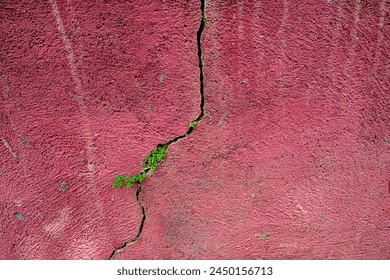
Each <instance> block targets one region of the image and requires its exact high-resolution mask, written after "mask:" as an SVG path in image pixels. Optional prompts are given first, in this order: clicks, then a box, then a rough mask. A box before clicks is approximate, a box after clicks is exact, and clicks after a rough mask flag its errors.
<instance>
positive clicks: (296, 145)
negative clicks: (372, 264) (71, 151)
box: [118, 0, 390, 259]
mask: <svg viewBox="0 0 390 280" xmlns="http://www.w3.org/2000/svg"><path fill="white" fill-rule="evenodd" d="M389 6H390V5H389V3H388V2H385V1H287V0H286V1H212V0H211V1H208V5H207V7H206V14H207V18H208V22H207V24H206V29H205V31H204V37H203V52H204V72H205V95H206V116H205V118H204V120H203V121H202V123H201V124H200V125H199V126H198V127H196V131H195V132H194V133H193V134H192V136H191V138H190V139H188V140H186V141H181V142H179V143H177V144H175V145H174V146H172V148H171V149H170V150H169V155H170V156H171V157H172V159H170V160H166V162H164V163H163V165H162V166H161V169H160V170H159V171H158V172H157V173H156V174H155V176H154V177H153V178H152V179H151V180H149V181H148V182H146V183H145V185H144V192H143V195H142V201H143V203H144V206H145V208H146V209H147V213H146V215H147V217H148V219H147V220H146V222H145V227H144V231H143V234H142V238H141V241H140V243H138V244H135V245H134V246H133V247H129V248H128V249H127V250H125V251H124V252H122V253H121V254H118V258H119V257H121V258H147V259H149V258H157V259H160V258H177V259H180V258H186V259H187V258H189V259H193V258H195V259H198V258H202V259H203V258H206V259H208V258H217V259H220V258H222V259H224V258H228V259H230V258H232V259H245V258H250V259H258V258H262V259H270V258H272V259H313V258H318V259H382V258H385V259H388V258H390V254H389V252H390V220H389V218H388V217H389V214H390V194H389V180H390V177H389V162H390V153H389V145H390V143H389V137H390V135H389V128H390V109H389V108H390V106H389V105H390V95H389V89H390V88H389V82H390V81H389V74H390V73H389V63H388V60H389V57H390V48H389V44H390V41H389V39H390V30H389V28H390V25H389V14H388V10H389Z"/></svg>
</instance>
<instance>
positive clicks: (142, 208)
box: [108, 183, 146, 260]
mask: <svg viewBox="0 0 390 280" xmlns="http://www.w3.org/2000/svg"><path fill="white" fill-rule="evenodd" d="M141 191H142V188H141V184H140V183H138V188H137V192H136V193H135V196H136V198H137V201H138V204H139V206H140V207H141V212H142V220H141V225H140V227H139V229H138V233H137V235H136V236H135V238H134V239H132V240H131V241H128V242H125V244H123V245H122V246H121V247H119V248H116V249H115V250H114V251H112V253H111V255H110V257H109V258H108V259H109V260H112V259H113V258H114V256H115V255H116V254H117V253H119V252H120V251H122V250H124V249H125V248H126V247H127V246H129V245H131V244H134V243H137V242H138V240H139V238H140V236H141V233H142V229H143V228H144V223H145V220H146V215H145V208H144V206H143V205H142V202H141V201H140V200H139V195H140V193H141Z"/></svg>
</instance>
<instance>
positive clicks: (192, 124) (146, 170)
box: [109, 0, 206, 260]
mask: <svg viewBox="0 0 390 280" xmlns="http://www.w3.org/2000/svg"><path fill="white" fill-rule="evenodd" d="M200 11H201V20H200V25H199V29H198V31H197V33H196V40H197V46H198V60H199V84H200V105H199V107H200V112H199V115H198V117H197V118H196V119H195V120H193V121H191V122H190V124H189V128H188V130H187V131H186V133H184V134H183V135H180V136H177V137H176V138H174V139H172V140H169V141H168V142H166V143H163V144H158V145H157V147H156V149H155V150H153V151H152V152H151V153H150V155H149V156H148V157H147V158H152V157H153V156H154V153H155V152H156V151H159V150H160V149H162V150H164V155H165V151H166V150H167V149H168V148H169V147H170V145H172V144H173V143H176V142H177V141H179V140H181V139H183V138H187V137H189V136H190V135H191V134H192V132H193V131H194V128H195V126H196V125H197V124H198V123H199V122H200V121H201V120H202V119H203V116H204V103H205V98H204V84H203V60H202V42H201V39H202V34H203V30H204V28H205V25H206V13H205V0H200ZM153 171H154V169H152V168H151V167H150V166H145V165H144V168H143V169H142V171H141V173H140V174H138V175H136V176H134V177H137V176H141V177H142V180H140V181H137V179H136V181H135V182H137V191H136V199H137V202H138V204H139V205H140V207H141V212H142V220H141V224H140V227H139V230H138V233H137V235H136V236H135V238H133V239H132V240H131V241H127V242H125V243H124V244H123V245H122V246H121V247H118V248H116V249H114V250H113V251H112V253H111V255H110V257H109V260H112V259H113V258H114V257H115V255H116V254H117V253H119V252H120V251H122V250H124V249H125V248H126V247H127V246H129V245H132V244H134V243H137V242H138V241H139V239H140V237H141V234H142V230H143V227H144V223H145V220H146V214H145V208H144V206H143V205H142V202H141V201H140V199H139V196H140V194H141V191H142V187H141V184H142V181H143V178H144V177H145V176H146V175H147V174H149V173H150V172H153Z"/></svg>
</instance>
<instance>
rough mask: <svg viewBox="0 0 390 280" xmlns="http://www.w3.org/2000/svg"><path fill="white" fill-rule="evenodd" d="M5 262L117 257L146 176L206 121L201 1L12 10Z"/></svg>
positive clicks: (4, 89) (5, 124)
mask: <svg viewBox="0 0 390 280" xmlns="http://www.w3.org/2000/svg"><path fill="white" fill-rule="evenodd" d="M0 17H1V21H0V22H1V23H0V24H1V27H0V30H1V31H0V32H1V35H0V38H1V39H0V40H1V43H0V52H1V62H0V83H1V106H0V118H1V119H0V120H1V124H0V135H1V139H2V142H1V143H0V144H1V145H0V151H1V160H0V186H1V188H0V201H1V203H0V209H1V222H0V224H1V230H0V236H1V239H2V240H3V241H2V246H0V255H1V257H0V258H5V259H80V258H81V259H106V258H108V256H109V255H110V254H111V252H112V250H113V249H114V248H116V247H119V246H121V245H122V244H123V243H124V242H125V241H127V240H130V239H131V238H133V237H134V236H136V234H137V232H138V230H139V224H140V222H141V219H142V213H141V209H140V207H139V205H138V202H137V200H136V195H135V190H130V191H125V190H123V191H120V190H115V189H112V188H111V184H112V181H113V179H114V177H115V175H116V174H118V173H136V172H138V171H139V170H138V168H139V166H140V165H141V163H142V161H143V160H144V156H145V155H147V154H148V153H149V152H150V150H152V149H153V148H154V147H155V146H156V145H157V144H158V143H161V142H165V141H168V140H170V139H172V138H174V137H176V136H177V135H180V134H183V133H185V132H186V131H187V129H188V123H189V122H190V121H191V120H193V119H195V118H196V117H197V116H198V114H199V112H198V108H199V102H200V96H199V77H198V76H199V72H198V70H197V69H198V57H197V42H196V35H194V34H196V32H197V30H198V25H199V22H198V17H199V3H198V2H195V1H192V2H180V3H179V2H177V1H152V3H145V2H144V1H109V2H107V1H76V0H67V1H65V0H57V1H54V0H50V1H43V0H41V1H18V2H15V1H2V3H1V4H0Z"/></svg>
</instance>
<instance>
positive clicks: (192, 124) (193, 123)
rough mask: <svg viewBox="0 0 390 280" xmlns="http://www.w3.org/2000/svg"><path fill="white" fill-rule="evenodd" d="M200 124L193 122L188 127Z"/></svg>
mask: <svg viewBox="0 0 390 280" xmlns="http://www.w3.org/2000/svg"><path fill="white" fill-rule="evenodd" d="M197 124H198V122H197V121H192V122H190V123H189V124H188V127H195V126H196V125H197Z"/></svg>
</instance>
